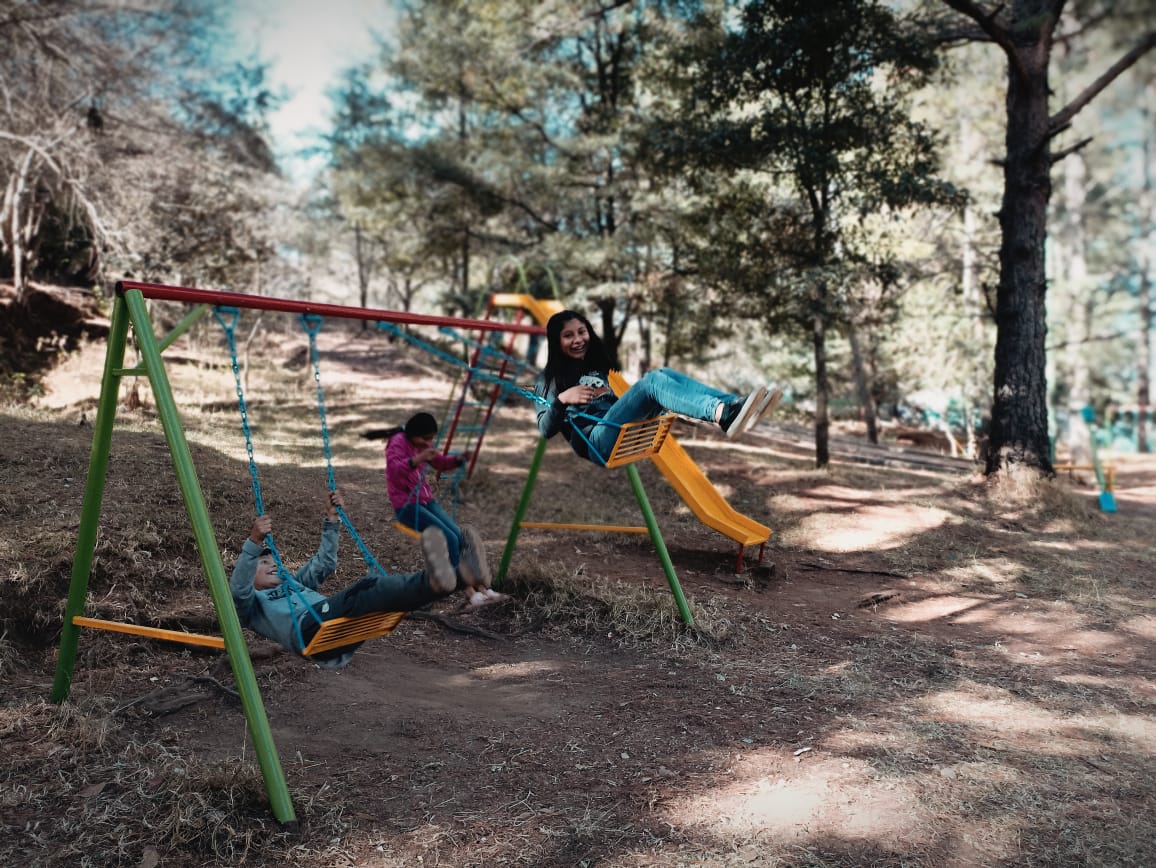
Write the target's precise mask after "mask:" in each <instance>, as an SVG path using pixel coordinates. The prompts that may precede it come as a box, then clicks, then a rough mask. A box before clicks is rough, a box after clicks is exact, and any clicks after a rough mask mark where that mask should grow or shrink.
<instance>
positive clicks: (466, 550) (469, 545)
mask: <svg viewBox="0 0 1156 868" xmlns="http://www.w3.org/2000/svg"><path fill="white" fill-rule="evenodd" d="M458 572H459V573H460V574H461V577H462V581H463V582H465V583H466V585H468V586H469V587H471V588H479V589H483V588H488V587H489V586H490V585H491V584H493V581H494V577H493V576H492V575H490V565H489V563H488V561H487V560H486V546H485V543H483V542H482V535H481V534H480V533H478V530H477V528H475V527H473V526H472V525H463V527H462V559H461V562H460V563H459V564H458Z"/></svg>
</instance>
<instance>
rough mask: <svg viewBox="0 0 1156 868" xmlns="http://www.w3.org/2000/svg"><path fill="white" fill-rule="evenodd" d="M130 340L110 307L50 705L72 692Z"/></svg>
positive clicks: (121, 313) (120, 314) (122, 316)
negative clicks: (80, 623)
mask: <svg viewBox="0 0 1156 868" xmlns="http://www.w3.org/2000/svg"><path fill="white" fill-rule="evenodd" d="M127 337H128V312H127V311H126V310H125V306H124V301H123V300H122V299H120V298H117V299H116V301H115V302H114V303H113V308H112V320H111V325H110V327H109V333H108V348H107V350H106V351H105V355H104V376H103V377H102V378H101V383H100V402H99V403H98V405H97V410H96V424H95V425H94V426H93V434H92V451H91V452H90V454H89V459H88V480H87V481H86V482H85V485H84V502H83V505H82V506H81V508H80V529H79V531H78V532H77V535H76V557H75V558H73V561H72V583H71V584H70V585H69V588H68V602H67V603H66V604H65V606H64V624H63V626H62V627H61V631H60V652H59V653H58V654H57V657H56V679H55V680H54V681H53V684H52V694H51V698H52V701H53V702H63V701H64V700H66V699H67V698H68V694H69V692H70V691H71V689H72V673H73V670H74V669H75V668H76V649H77V645H78V644H79V641H80V628H79V627H77V626H76V625H75V624H73V623H72V619H73V618H74V617H75V616H77V615H83V614H84V603H85V600H86V599H87V597H88V576H89V574H90V573H91V572H92V559H93V554H94V552H95V551H96V537H97V533H98V532H99V530H100V504H101V501H102V500H103V499H104V481H105V477H106V476H107V475H108V456H109V450H110V448H111V445H112V429H113V422H114V421H115V419H116V405H117V402H118V400H119V397H120V380H121V378H120V375H119V374H118V373H117V371H118V370H119V369H120V367H121V365H122V364H123V362H124V347H125V343H126V341H127Z"/></svg>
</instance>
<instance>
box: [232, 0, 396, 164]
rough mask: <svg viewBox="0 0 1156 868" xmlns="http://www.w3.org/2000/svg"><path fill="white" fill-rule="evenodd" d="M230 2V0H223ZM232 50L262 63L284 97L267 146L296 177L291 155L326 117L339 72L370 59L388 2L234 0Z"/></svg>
mask: <svg viewBox="0 0 1156 868" xmlns="http://www.w3.org/2000/svg"><path fill="white" fill-rule="evenodd" d="M223 2H226V3H229V0H223ZM229 5H230V7H231V20H232V27H231V30H232V31H233V38H234V40H235V43H234V46H233V53H234V54H235V55H236V56H239V57H248V56H252V55H256V56H258V57H260V58H261V59H263V60H266V61H268V62H269V64H270V66H269V77H270V84H272V86H273V87H274V88H284V89H286V90H287V91H288V93H289V99H288V100H287V101H286V102H285V104H284V105H283V106H282V107H281V108H280V109H279V110H278V111H277V112H276V113H275V114H274V115H273V116H272V117H271V118H270V128H271V132H272V135H273V140H274V148H275V150H276V151H277V153H278V155H279V156H280V157H281V158H282V159H283V160H284V161H286V164H287V166H288V167H289V168H290V170H291V171H292V172H293V173H294V174H297V175H300V174H303V173H307V172H308V169H309V167H308V165H305V164H303V163H302V161H301V160H300V158H298V157H296V153H297V152H298V151H300V150H301V149H303V148H305V147H308V146H310V145H313V144H316V137H317V134H318V133H319V132H320V131H323V130H324V129H325V128H326V126H327V124H328V121H329V116H330V114H331V110H330V106H329V99H328V96H327V91H328V90H330V89H332V88H333V87H334V86H336V85H337V83H338V82H339V80H340V75H341V72H342V70H344V69H346V68H348V67H350V66H352V65H354V64H356V63H358V62H360V61H363V60H367V59H370V58H371V57H373V55H374V52H375V42H374V34H375V33H376V34H378V35H382V36H385V35H388V34H389V33H390V32H391V31H392V28H393V24H394V20H395V17H396V11H395V10H394V8H393V4H392V3H391V2H390V0H233V2H231V3H229Z"/></svg>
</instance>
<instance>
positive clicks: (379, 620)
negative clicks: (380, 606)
mask: <svg viewBox="0 0 1156 868" xmlns="http://www.w3.org/2000/svg"><path fill="white" fill-rule="evenodd" d="M404 617H405V612H370V613H368V614H366V615H357V616H355V617H352V618H334V619H333V620H332V621H325V622H324V623H323V624H322V625H321V629H320V630H318V631H317V634H316V635H315V636H314V637H313V638H312V639H311V640H309V644H308V645H307V646H306V647H305V650H304V651H302V652H301V653H302V654H303V655H304V656H305V657H309V656H311V655H313V654H320V653H321V652H322V651H332V650H333V649H334V648H342V647H344V646H346V645H354V644H356V643H358V642H364V641H365V640H367V639H376V638H377V637H378V636H384V635H386V634H387V633H392V632H393V628H394V627H396V626H397V625H398V623H399V622H400V621H401V619H402V618H404Z"/></svg>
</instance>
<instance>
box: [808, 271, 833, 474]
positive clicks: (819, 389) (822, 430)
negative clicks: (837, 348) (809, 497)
mask: <svg viewBox="0 0 1156 868" xmlns="http://www.w3.org/2000/svg"><path fill="white" fill-rule="evenodd" d="M826 304H827V288H826V287H825V286H823V285H820V286H819V287H818V289H817V290H816V298H815V313H814V316H813V319H812V333H811V340H812V344H813V346H814V351H815V466H816V467H826V466H827V465H828V464H830V463H831V444H830V433H831V419H830V416H829V415H828V413H827V401H828V398H829V396H830V390H831V383H830V380H829V379H828V377H827V307H826Z"/></svg>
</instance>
